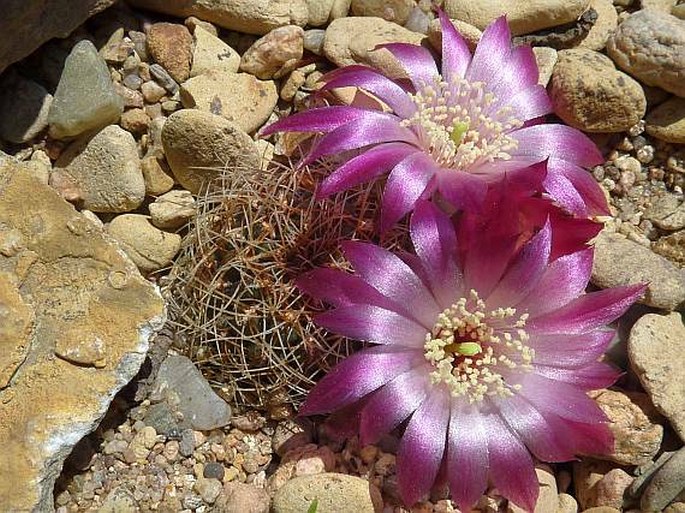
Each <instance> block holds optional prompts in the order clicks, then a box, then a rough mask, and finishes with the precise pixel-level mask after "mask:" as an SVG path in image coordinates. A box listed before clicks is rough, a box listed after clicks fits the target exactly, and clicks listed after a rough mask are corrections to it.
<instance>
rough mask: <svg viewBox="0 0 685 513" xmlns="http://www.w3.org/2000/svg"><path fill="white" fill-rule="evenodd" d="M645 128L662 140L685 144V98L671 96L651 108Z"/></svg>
mask: <svg viewBox="0 0 685 513" xmlns="http://www.w3.org/2000/svg"><path fill="white" fill-rule="evenodd" d="M645 122H646V123H645V130H646V131H647V133H648V134H649V135H651V136H652V137H655V138H657V139H660V140H662V141H666V142H670V143H676V144H685V98H678V97H675V98H671V99H669V100H666V101H665V102H664V103H662V104H661V105H658V106H657V107H655V108H654V109H652V110H650V111H649V113H648V114H647V117H646V118H645Z"/></svg>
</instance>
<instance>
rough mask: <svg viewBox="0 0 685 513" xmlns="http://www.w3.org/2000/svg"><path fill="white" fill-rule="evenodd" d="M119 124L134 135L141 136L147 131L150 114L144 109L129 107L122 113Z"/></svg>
mask: <svg viewBox="0 0 685 513" xmlns="http://www.w3.org/2000/svg"><path fill="white" fill-rule="evenodd" d="M119 125H121V128H123V129H124V130H126V131H127V132H130V133H132V134H133V135H134V136H140V135H143V134H144V133H145V132H147V129H148V127H149V126H150V116H148V115H147V112H145V110H143V109H129V110H127V111H125V112H124V113H123V114H122V115H121V119H120V120H119Z"/></svg>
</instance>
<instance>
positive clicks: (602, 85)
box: [549, 48, 647, 132]
mask: <svg viewBox="0 0 685 513" xmlns="http://www.w3.org/2000/svg"><path fill="white" fill-rule="evenodd" d="M549 93H550V98H551V100H552V105H553V106H554V112H555V113H556V114H557V115H558V116H559V117H560V118H561V119H563V120H564V121H565V122H566V123H567V124H569V125H571V126H574V127H576V128H578V129H580V130H584V131H586V132H623V131H625V130H628V129H629V128H630V127H631V126H633V125H635V124H636V123H637V122H638V121H640V119H642V116H644V114H645V111H646V109H647V100H646V99H645V93H644V92H643V91H642V87H641V86H640V84H638V83H637V82H636V81H635V80H633V79H632V78H630V77H629V76H628V75H626V74H625V73H623V72H621V71H618V70H617V69H616V68H614V64H613V63H612V62H611V59H609V58H608V57H606V56H605V55H602V54H600V53H597V52H595V51H593V50H587V49H584V48H575V49H572V50H561V51H560V52H559V53H558V59H557V62H556V64H555V66H554V71H553V72H552V79H551V81H550V85H549Z"/></svg>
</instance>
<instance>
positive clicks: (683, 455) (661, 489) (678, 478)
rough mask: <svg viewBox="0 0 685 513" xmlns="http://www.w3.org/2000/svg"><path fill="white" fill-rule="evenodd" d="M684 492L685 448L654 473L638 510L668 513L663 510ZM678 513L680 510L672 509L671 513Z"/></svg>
mask: <svg viewBox="0 0 685 513" xmlns="http://www.w3.org/2000/svg"><path fill="white" fill-rule="evenodd" d="M684 490H685V448H681V449H680V450H679V451H677V452H676V453H675V454H673V455H672V456H671V457H670V458H668V460H666V462H665V463H664V464H663V465H662V466H661V468H660V469H659V470H658V471H657V472H655V474H654V476H653V477H652V479H651V481H650V483H649V485H647V488H645V491H644V493H643V494H642V497H641V498H640V508H641V510H642V511H645V512H652V511H666V512H667V513H670V512H669V510H668V509H665V508H666V507H667V506H668V505H669V504H670V503H671V502H672V501H674V500H675V499H676V497H678V496H679V495H680V494H682V492H683V491H684ZM681 497H682V495H681ZM679 512H682V508H680V509H675V508H674V511H673V513H679Z"/></svg>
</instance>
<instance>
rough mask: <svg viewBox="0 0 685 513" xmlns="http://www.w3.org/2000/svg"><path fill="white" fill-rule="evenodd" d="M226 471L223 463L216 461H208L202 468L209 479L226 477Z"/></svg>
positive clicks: (204, 475) (203, 474)
mask: <svg viewBox="0 0 685 513" xmlns="http://www.w3.org/2000/svg"><path fill="white" fill-rule="evenodd" d="M225 473H226V468H225V467H224V466H223V465H222V464H221V463H217V462H216V461H210V462H208V463H207V464H206V465H205V466H204V469H203V470H202V476H203V477H206V478H207V479H218V480H219V481H221V480H222V479H223V478H224V474H225Z"/></svg>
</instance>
